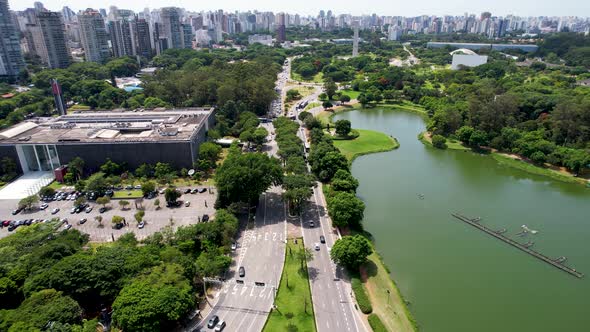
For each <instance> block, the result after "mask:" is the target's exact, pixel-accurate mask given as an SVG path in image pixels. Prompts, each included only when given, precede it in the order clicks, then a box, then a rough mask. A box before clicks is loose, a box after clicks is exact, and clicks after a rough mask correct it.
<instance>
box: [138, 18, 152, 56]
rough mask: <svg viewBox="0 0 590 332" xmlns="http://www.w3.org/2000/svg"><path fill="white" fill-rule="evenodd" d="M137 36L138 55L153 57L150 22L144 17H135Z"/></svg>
mask: <svg viewBox="0 0 590 332" xmlns="http://www.w3.org/2000/svg"><path fill="white" fill-rule="evenodd" d="M135 36H136V38H137V47H136V52H137V53H136V55H139V56H142V57H146V58H148V59H149V58H151V57H152V54H153V53H152V43H151V39H152V37H151V35H150V25H149V22H148V21H146V20H145V19H143V18H137V17H136V18H135Z"/></svg>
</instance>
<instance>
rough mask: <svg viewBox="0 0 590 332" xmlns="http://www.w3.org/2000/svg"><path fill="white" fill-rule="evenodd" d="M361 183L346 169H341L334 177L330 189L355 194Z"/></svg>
mask: <svg viewBox="0 0 590 332" xmlns="http://www.w3.org/2000/svg"><path fill="white" fill-rule="evenodd" d="M358 186H359V182H358V180H357V179H355V178H354V176H352V174H350V172H349V171H347V170H345V169H339V170H337V171H336V173H335V174H334V177H332V181H331V182H330V188H331V189H332V190H333V191H346V192H351V193H355V192H356V188H358Z"/></svg>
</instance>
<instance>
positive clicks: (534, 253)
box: [451, 213, 584, 278]
mask: <svg viewBox="0 0 590 332" xmlns="http://www.w3.org/2000/svg"><path fill="white" fill-rule="evenodd" d="M451 215H452V216H453V217H455V218H457V219H459V220H461V221H463V222H465V223H467V224H469V225H471V226H473V227H475V228H477V229H479V230H481V231H483V232H485V233H487V234H489V235H491V236H493V237H495V238H496V239H498V240H501V241H503V242H506V243H508V244H509V245H511V246H513V247H515V248H518V249H520V250H522V251H524V252H526V253H527V254H529V255H531V256H533V257H535V258H537V259H540V260H542V261H543V262H545V263H547V264H549V265H552V266H554V267H556V268H558V269H560V270H562V271H564V272H567V273H569V274H571V275H573V276H575V277H577V278H582V277H584V274H583V273H580V272H578V271H576V269H574V268H571V267H569V266H566V265H564V264H562V263H563V262H564V261H565V260H566V258H565V257H563V256H561V257H559V258H558V259H551V258H549V257H547V256H545V255H543V254H541V253H539V252H537V251H535V250H533V249H530V248H529V247H530V246H531V245H532V243H531V244H530V245H529V246H527V244H529V243H526V244H524V245H523V244H521V243H518V242H516V241H514V240H512V239H510V238H508V237H506V236H504V235H502V233H499V232H498V231H494V230H492V229H490V228H488V227H486V226H484V225H482V224H480V223H479V220H480V219H479V218H475V219H471V218H467V217H465V216H463V215H461V214H458V213H451Z"/></svg>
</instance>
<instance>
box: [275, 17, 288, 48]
mask: <svg viewBox="0 0 590 332" xmlns="http://www.w3.org/2000/svg"><path fill="white" fill-rule="evenodd" d="M286 39H287V36H286V33H285V14H284V13H279V14H278V15H277V42H279V43H282V42H284V41H285V40H286Z"/></svg>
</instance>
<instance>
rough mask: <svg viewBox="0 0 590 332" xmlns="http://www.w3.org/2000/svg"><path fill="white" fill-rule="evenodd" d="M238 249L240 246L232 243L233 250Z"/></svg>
mask: <svg viewBox="0 0 590 332" xmlns="http://www.w3.org/2000/svg"><path fill="white" fill-rule="evenodd" d="M237 248H238V244H237V243H235V242H232V244H231V250H236V249H237Z"/></svg>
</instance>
